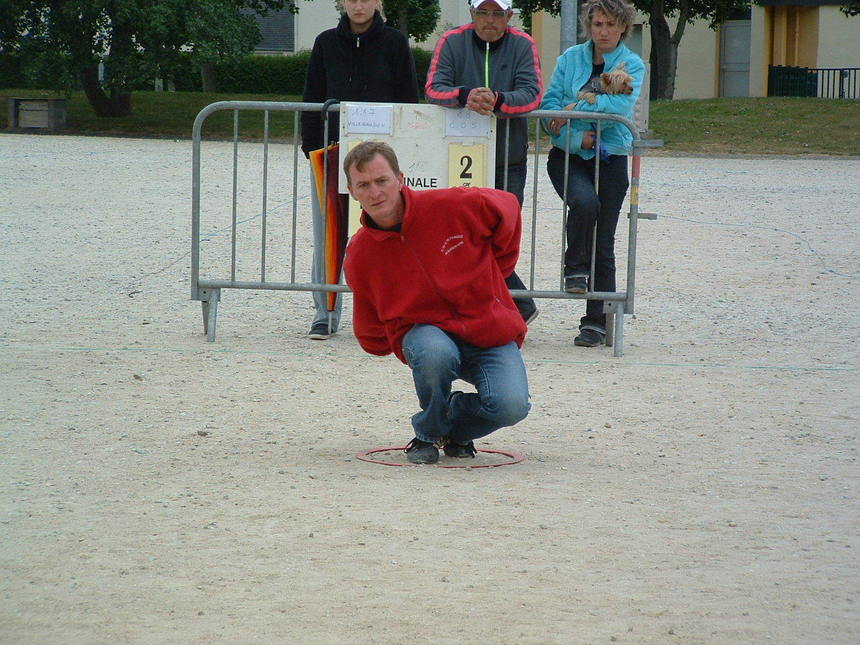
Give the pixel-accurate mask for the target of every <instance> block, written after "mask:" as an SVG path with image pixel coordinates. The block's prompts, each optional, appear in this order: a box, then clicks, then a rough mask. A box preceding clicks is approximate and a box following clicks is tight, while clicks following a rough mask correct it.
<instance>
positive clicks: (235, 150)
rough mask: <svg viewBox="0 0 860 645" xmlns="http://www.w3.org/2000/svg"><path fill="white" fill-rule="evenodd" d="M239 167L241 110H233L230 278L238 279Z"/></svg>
mask: <svg viewBox="0 0 860 645" xmlns="http://www.w3.org/2000/svg"><path fill="white" fill-rule="evenodd" d="M238 167H239V110H233V213H232V220H231V225H230V231H231V235H230V280H232V281H233V282H235V281H236V203H237V199H236V191H237V187H238Z"/></svg>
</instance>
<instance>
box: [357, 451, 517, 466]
mask: <svg viewBox="0 0 860 645" xmlns="http://www.w3.org/2000/svg"><path fill="white" fill-rule="evenodd" d="M405 450H406V446H389V447H387V448H371V449H370V450H362V451H361V452H358V453H356V455H355V457H356V459H359V460H361V461H366V462H368V463H371V464H379V465H381V466H425V467H431V468H432V467H435V468H470V469H471V468H496V467H497V466H512V465H514V464H518V463H520V462H521V461H525V459H526V458H525V455H522V454H520V453H518V452H514V451H512V450H489V449H484V450H478V456H477V457H476V458H475V459H461V458H452V457H446V456H445V453H444V452H440V454H439V461H437V462H436V463H435V464H412V463H409V461H407V460H406V453H405V452H404V451H405ZM387 453H395V454H394V455H387V458H381V457H382V455H386V454H387ZM375 455H379V456H375ZM481 455H485V456H487V457H489V460H488V459H487V458H486V457H485V458H483V459H482V458H481ZM398 457H399V458H398Z"/></svg>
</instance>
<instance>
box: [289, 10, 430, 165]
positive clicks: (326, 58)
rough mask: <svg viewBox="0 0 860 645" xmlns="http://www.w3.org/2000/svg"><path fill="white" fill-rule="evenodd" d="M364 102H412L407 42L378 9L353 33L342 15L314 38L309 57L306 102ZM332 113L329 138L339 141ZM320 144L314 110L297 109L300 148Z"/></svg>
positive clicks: (414, 85) (415, 95)
mask: <svg viewBox="0 0 860 645" xmlns="http://www.w3.org/2000/svg"><path fill="white" fill-rule="evenodd" d="M328 99H337V100H339V101H367V102H379V103H417V102H418V78H417V76H416V75H415V61H414V60H413V58H412V50H410V49H409V41H408V40H407V39H406V37H405V36H403V34H402V33H400V32H399V31H397V30H396V29H392V28H391V27H387V26H386V25H385V23H384V22H383V21H382V17H381V16H380V15H379V12H378V11H377V12H376V13H375V14H374V16H373V24H372V25H371V26H370V28H369V29H368V30H367V31H366V32H364V33H363V34H353V33H352V31H351V30H350V28H349V18H348V17H347V16H346V14H344V15H343V16H342V17H341V19H340V22H339V23H338V25H337V27H335V28H334V29H327V30H326V31H324V32H322V33H321V34H320V35H319V36H317V37H316V40H315V41H314V48H313V50H312V51H311V58H310V60H309V61H308V72H307V78H306V79H305V92H304V95H303V96H302V100H303V101H304V102H305V103H324V102H325V101H327V100H328ZM338 136H339V133H338V118H337V113H336V112H332V113H330V116H329V128H328V139H329V143H333V142H336V141H337V140H338ZM322 147H323V121H322V118H321V115H320V113H318V112H303V113H302V150H303V151H304V153H305V156H307V154H308V153H309V152H310V151H311V150H317V149H318V148H322Z"/></svg>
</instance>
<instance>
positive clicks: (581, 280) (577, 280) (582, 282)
mask: <svg viewBox="0 0 860 645" xmlns="http://www.w3.org/2000/svg"><path fill="white" fill-rule="evenodd" d="M564 290H565V291H567V292H568V293H585V292H586V291H588V276H587V275H568V276H565V277H564Z"/></svg>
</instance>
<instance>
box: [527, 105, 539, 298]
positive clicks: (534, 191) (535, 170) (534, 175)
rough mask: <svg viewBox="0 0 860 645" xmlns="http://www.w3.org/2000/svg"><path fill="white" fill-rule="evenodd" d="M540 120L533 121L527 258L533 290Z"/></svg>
mask: <svg viewBox="0 0 860 645" xmlns="http://www.w3.org/2000/svg"><path fill="white" fill-rule="evenodd" d="M540 139H541V129H540V119H535V163H534V168H533V169H532V244H531V257H530V258H529V262H530V263H531V264H530V265H529V289H534V288H535V255H536V253H537V252H536V250H535V249H536V245H537V195H538V186H537V178H538V161H539V160H540Z"/></svg>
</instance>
